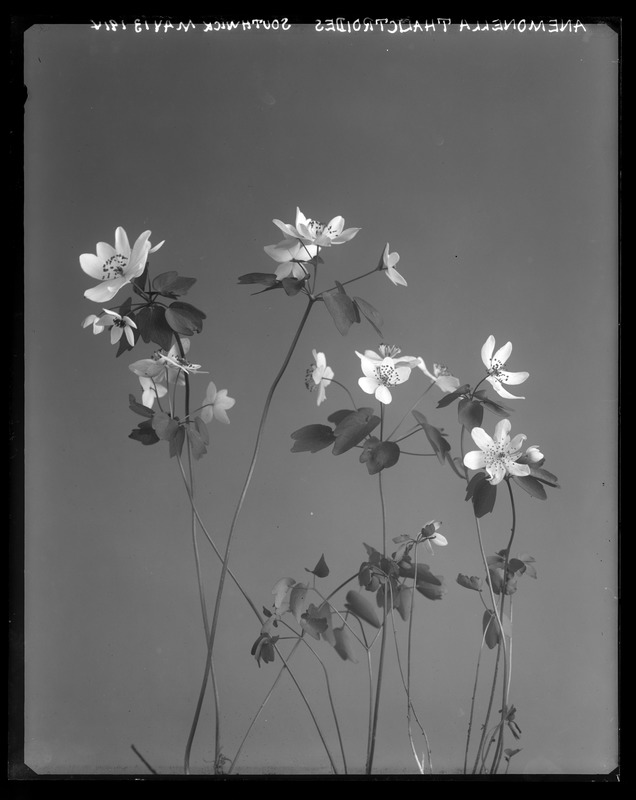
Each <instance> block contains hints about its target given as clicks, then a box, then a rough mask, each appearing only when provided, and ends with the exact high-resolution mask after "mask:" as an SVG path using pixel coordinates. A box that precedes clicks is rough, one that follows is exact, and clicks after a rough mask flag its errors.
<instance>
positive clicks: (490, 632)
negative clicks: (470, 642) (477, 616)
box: [481, 609, 499, 650]
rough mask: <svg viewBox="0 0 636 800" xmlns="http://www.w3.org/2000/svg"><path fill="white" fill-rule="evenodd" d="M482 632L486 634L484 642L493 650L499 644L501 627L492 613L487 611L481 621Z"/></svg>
mask: <svg viewBox="0 0 636 800" xmlns="http://www.w3.org/2000/svg"><path fill="white" fill-rule="evenodd" d="M481 628H482V632H484V633H485V637H484V640H485V642H486V644H487V645H488V647H489V648H490V649H491V650H492V649H493V647H496V646H497V644H498V642H499V625H497V620H496V618H495V615H494V614H493V613H492V611H490V610H488V609H486V611H484V616H483V617H482V621H481Z"/></svg>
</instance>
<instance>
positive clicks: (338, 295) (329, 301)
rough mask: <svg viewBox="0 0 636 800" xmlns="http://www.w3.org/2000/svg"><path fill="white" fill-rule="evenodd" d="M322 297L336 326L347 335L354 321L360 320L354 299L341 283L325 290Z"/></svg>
mask: <svg viewBox="0 0 636 800" xmlns="http://www.w3.org/2000/svg"><path fill="white" fill-rule="evenodd" d="M322 299H323V300H324V302H325V306H326V307H327V311H328V312H329V313H330V314H331V317H332V319H333V321H334V323H335V325H336V328H337V329H338V331H339V332H340V333H341V334H342V335H343V336H346V334H347V333H348V331H349V328H350V327H351V326H352V325H353V323H354V322H359V321H360V313H359V311H358V309H357V307H356V306H355V305H354V303H353V300H352V299H351V298H350V297H349V295H348V294H347V293H346V292H345V290H344V289H343V288H342V286H340V285H337V286H336V288H335V289H330V290H329V291H328V292H324V293H323V295H322Z"/></svg>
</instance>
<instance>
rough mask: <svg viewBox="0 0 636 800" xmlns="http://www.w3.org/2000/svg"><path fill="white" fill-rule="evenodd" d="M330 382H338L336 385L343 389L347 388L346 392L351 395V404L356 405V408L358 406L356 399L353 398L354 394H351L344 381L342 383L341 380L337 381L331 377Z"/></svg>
mask: <svg viewBox="0 0 636 800" xmlns="http://www.w3.org/2000/svg"><path fill="white" fill-rule="evenodd" d="M329 383H330V384H331V383H335V384H336V386H340V388H341V389H344V390H345V392H346V393H347V394H348V395H349V400H351V405H352V406H353V407H354V409H355V408H357V406H356V401H355V400H354V399H353V395H352V394H351V392H350V391H349V390H348V389H347V387H346V386H345V385H344V383H340V381H336V380H334V379H333V378H331V379H330V381H329Z"/></svg>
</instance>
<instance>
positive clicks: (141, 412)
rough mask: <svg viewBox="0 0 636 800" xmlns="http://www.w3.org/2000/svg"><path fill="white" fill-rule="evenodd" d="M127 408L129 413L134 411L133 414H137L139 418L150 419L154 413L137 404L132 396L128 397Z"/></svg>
mask: <svg viewBox="0 0 636 800" xmlns="http://www.w3.org/2000/svg"><path fill="white" fill-rule="evenodd" d="M128 407H129V408H130V410H131V411H134V412H135V414H139V416H140V417H152V416H153V415H154V413H155V412H154V411H153V410H152V409H151V408H148V407H147V406H144V405H142V404H141V403H138V402H137V401H136V400H135V395H134V394H129V395H128Z"/></svg>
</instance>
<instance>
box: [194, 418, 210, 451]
mask: <svg viewBox="0 0 636 800" xmlns="http://www.w3.org/2000/svg"><path fill="white" fill-rule="evenodd" d="M194 426H195V428H196V429H197V433H198V434H199V436H200V437H201V441H202V442H203V444H205V445H208V444H210V433H209V431H208V426H207V425H206V424H205V422H204V421H203V420H202V419H201V417H195V419H194Z"/></svg>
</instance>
